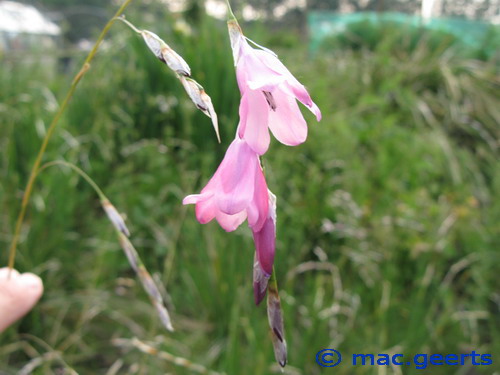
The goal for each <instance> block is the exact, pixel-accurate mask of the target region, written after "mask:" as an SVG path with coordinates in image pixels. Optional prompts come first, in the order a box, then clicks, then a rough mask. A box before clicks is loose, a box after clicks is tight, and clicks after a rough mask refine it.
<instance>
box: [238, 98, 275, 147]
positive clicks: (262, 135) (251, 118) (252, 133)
mask: <svg viewBox="0 0 500 375" xmlns="http://www.w3.org/2000/svg"><path fill="white" fill-rule="evenodd" d="M250 109H251V110H250ZM268 114H269V104H268V103H267V101H266V98H265V96H264V94H263V93H262V92H261V91H248V92H246V93H244V94H243V97H242V98H241V104H240V121H241V123H240V128H239V136H240V137H241V138H243V139H244V140H245V141H246V142H247V143H248V145H249V146H250V148H251V149H252V150H253V151H254V152H256V153H257V154H259V155H262V154H264V153H265V152H266V151H267V149H268V148H269V142H270V137H269V130H268V129H267V122H268Z"/></svg>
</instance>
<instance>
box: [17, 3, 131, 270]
mask: <svg viewBox="0 0 500 375" xmlns="http://www.w3.org/2000/svg"><path fill="white" fill-rule="evenodd" d="M131 2H132V0H125V2H124V3H123V4H122V6H121V7H120V8H119V9H118V11H117V12H116V14H115V15H114V16H113V18H111V19H110V20H109V21H108V23H107V24H106V26H104V29H102V31H101V34H100V35H99V37H98V38H97V41H96V42H95V44H94V47H93V48H92V50H91V51H90V52H89V54H88V56H87V58H86V59H85V61H84V62H83V65H82V68H81V69H80V71H79V72H78V73H77V74H76V75H75V78H74V79H73V81H72V82H71V86H70V88H69V90H68V93H67V94H66V97H65V98H64V100H63V102H62V104H61V106H60V107H59V110H58V111H57V113H56V114H55V116H54V118H53V119H52V122H51V123H50V126H49V128H48V130H47V134H46V135H45V138H44V139H43V142H42V145H41V147H40V150H39V151H38V155H37V157H36V159H35V162H34V164H33V167H32V168H31V172H30V176H29V178H28V183H27V184H26V189H25V191H24V195H23V199H22V202H21V210H20V212H19V215H18V216H17V221H16V226H15V229H14V236H13V238H12V242H11V244H10V249H9V263H8V267H9V269H12V268H14V261H15V258H16V250H17V243H18V241H19V235H20V232H21V226H22V225H23V221H24V217H25V215H26V208H27V206H28V202H29V200H30V196H31V192H32V190H33V184H34V182H35V179H36V176H37V174H38V170H39V168H40V163H41V162H42V158H43V155H44V154H45V150H46V149H47V145H48V143H49V140H50V138H51V137H52V133H54V130H55V128H56V126H57V124H58V123H59V119H60V118H61V116H62V114H63V113H64V110H65V109H66V107H67V105H68V103H69V101H70V99H71V98H72V96H73V94H74V92H75V90H76V87H77V86H78V83H79V82H80V80H81V79H82V77H83V76H84V75H85V73H86V72H87V71H88V70H89V69H90V63H91V61H92V60H93V59H94V56H95V54H96V53H97V50H98V49H99V46H100V45H101V43H102V41H103V39H104V37H105V36H106V34H107V33H108V31H109V29H110V28H111V26H113V24H114V23H115V21H116V19H117V17H118V16H119V15H120V14H122V13H123V12H124V11H125V9H126V8H127V7H128V6H129V4H130V3H131ZM9 275H10V273H9Z"/></svg>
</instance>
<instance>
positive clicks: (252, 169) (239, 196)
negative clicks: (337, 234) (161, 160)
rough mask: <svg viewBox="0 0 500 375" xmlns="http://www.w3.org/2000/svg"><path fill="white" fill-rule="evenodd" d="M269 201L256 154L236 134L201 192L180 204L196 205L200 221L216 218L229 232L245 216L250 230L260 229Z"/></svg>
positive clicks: (205, 221)
mask: <svg viewBox="0 0 500 375" xmlns="http://www.w3.org/2000/svg"><path fill="white" fill-rule="evenodd" d="M268 201H269V197H268V190H267V184H266V180H265V179H264V174H263V173H262V168H261V166H260V161H259V157H258V155H257V154H256V153H255V152H254V151H252V149H251V148H250V147H249V146H248V144H247V143H246V142H245V141H244V140H242V139H239V138H238V137H236V139H235V140H234V141H233V142H232V143H231V145H230V146H229V148H228V149H227V152H226V155H225V156H224V159H223V160H222V162H221V164H220V165H219V168H218V169H217V171H216V172H215V174H214V175H213V177H212V178H211V179H210V181H209V182H208V184H207V185H206V186H205V187H204V188H203V190H202V191H201V194H194V195H189V196H187V197H186V198H184V200H183V202H182V203H183V204H196V218H197V219H198V221H199V222H200V223H201V224H206V223H208V222H209V221H211V220H212V219H214V218H215V219H216V220H217V221H218V222H219V224H220V226H221V227H222V228H224V229H225V230H226V231H228V232H231V231H233V230H235V229H236V228H238V227H239V226H240V224H241V223H242V222H243V221H245V219H247V218H248V225H249V226H250V227H251V228H252V229H253V230H256V231H259V230H261V228H262V226H263V225H264V222H265V221H266V219H267V216H268V205H269V202H268Z"/></svg>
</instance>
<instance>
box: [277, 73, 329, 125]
mask: <svg viewBox="0 0 500 375" xmlns="http://www.w3.org/2000/svg"><path fill="white" fill-rule="evenodd" d="M280 88H282V89H283V91H284V92H285V93H287V94H288V95H290V96H295V97H296V98H297V99H298V100H299V101H300V102H301V103H302V104H304V105H305V106H306V107H307V109H309V110H310V111H311V112H312V113H313V114H314V115H315V116H316V120H317V121H320V120H321V111H320V110H319V108H318V106H317V105H316V104H315V103H314V102H313V101H312V99H311V96H310V95H309V93H308V92H307V90H306V88H305V87H304V85H302V84H301V83H299V82H298V81H297V80H295V82H291V81H288V82H287V83H286V84H285V85H283V86H281V87H280Z"/></svg>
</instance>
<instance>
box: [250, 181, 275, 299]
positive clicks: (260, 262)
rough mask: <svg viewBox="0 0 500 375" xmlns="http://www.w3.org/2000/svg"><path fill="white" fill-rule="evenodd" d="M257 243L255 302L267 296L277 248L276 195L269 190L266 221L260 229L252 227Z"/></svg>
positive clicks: (254, 276) (254, 283)
mask: <svg viewBox="0 0 500 375" xmlns="http://www.w3.org/2000/svg"><path fill="white" fill-rule="evenodd" d="M252 232H253V240H254V243H255V260H254V265H253V292H254V298H255V304H256V305H258V304H259V303H260V302H261V301H262V300H263V299H264V297H265V295H266V290H267V283H268V281H269V278H270V277H271V274H272V273H273V264H274V254H275V250H276V196H275V195H274V194H273V193H272V192H271V191H269V211H268V214H267V218H266V221H265V222H264V225H263V226H262V228H261V229H260V230H255V228H253V229H252Z"/></svg>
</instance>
